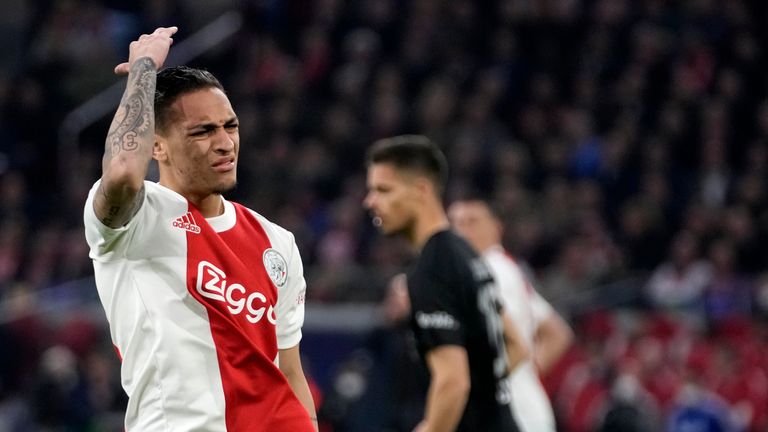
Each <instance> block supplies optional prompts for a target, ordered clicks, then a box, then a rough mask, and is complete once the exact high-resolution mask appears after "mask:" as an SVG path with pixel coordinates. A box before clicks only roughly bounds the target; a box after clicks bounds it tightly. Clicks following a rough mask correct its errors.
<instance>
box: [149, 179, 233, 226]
mask: <svg viewBox="0 0 768 432" xmlns="http://www.w3.org/2000/svg"><path fill="white" fill-rule="evenodd" d="M164 180H165V179H163V176H162V175H161V176H160V185H161V186H165V187H167V188H168V189H170V190H172V191H174V192H176V193H177V194H179V195H181V196H183V197H184V198H186V199H187V201H189V202H190V203H191V204H192V205H194V206H195V208H197V209H198V210H199V211H200V213H201V214H202V215H203V217H206V218H209V217H214V216H219V215H221V214H223V213H224V200H223V199H222V197H221V194H218V193H212V192H208V193H204V194H203V193H196V192H193V191H189V190H183V189H182V188H180V187H176V186H177V184H175V183H173V182H168V181H164Z"/></svg>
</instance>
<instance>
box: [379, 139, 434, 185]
mask: <svg viewBox="0 0 768 432" xmlns="http://www.w3.org/2000/svg"><path fill="white" fill-rule="evenodd" d="M379 163H389V164H392V165H394V166H395V168H397V169H399V170H404V171H411V172H415V173H418V174H422V175H425V176H427V177H428V178H429V179H431V180H432V182H433V183H434V185H435V189H436V190H437V191H438V193H439V194H442V193H443V191H444V190H445V185H446V183H447V181H448V162H447V160H446V158H445V155H444V154H443V152H442V151H441V150H440V149H439V148H438V147H437V146H436V145H435V144H434V143H433V142H432V141H431V140H430V139H429V138H427V137H425V136H423V135H399V136H395V137H391V138H385V139H382V140H379V141H376V142H375V143H373V146H371V148H370V149H369V150H368V155H367V158H366V164H367V165H368V166H370V165H373V164H379Z"/></svg>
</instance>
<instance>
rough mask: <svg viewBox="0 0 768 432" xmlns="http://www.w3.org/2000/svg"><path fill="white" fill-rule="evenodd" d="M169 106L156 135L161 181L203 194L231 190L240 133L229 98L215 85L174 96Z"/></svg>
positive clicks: (235, 170) (183, 191)
mask: <svg viewBox="0 0 768 432" xmlns="http://www.w3.org/2000/svg"><path fill="white" fill-rule="evenodd" d="M171 110H172V111H171V119H172V120H171V122H170V124H169V125H168V126H167V128H166V129H168V130H167V131H166V134H165V136H158V142H160V143H161V144H160V147H161V148H162V149H164V156H161V157H159V158H158V160H159V161H160V163H161V164H162V165H163V166H164V167H165V168H166V169H164V170H161V183H164V184H166V185H167V186H169V187H170V188H171V189H174V190H176V191H177V192H180V193H182V194H184V193H190V194H195V195H203V196H205V195H207V194H211V193H222V192H225V191H227V190H230V189H232V188H233V187H234V186H235V184H236V183H237V155H238V152H239V150H240V133H239V127H238V119H237V116H236V115H235V112H234V110H233V109H232V105H231V104H230V102H229V98H227V96H226V95H225V94H224V92H223V91H221V90H220V89H217V88H207V89H203V90H198V91H194V92H191V93H187V94H183V95H181V96H179V98H178V99H177V100H176V101H175V102H174V103H173V104H172V106H171ZM156 150H157V149H156ZM163 174H167V175H165V176H163Z"/></svg>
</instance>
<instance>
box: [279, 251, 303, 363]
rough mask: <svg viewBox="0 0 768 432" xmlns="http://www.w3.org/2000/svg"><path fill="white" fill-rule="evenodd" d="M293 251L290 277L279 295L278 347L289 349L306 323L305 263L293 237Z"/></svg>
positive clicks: (298, 339) (296, 340) (299, 336)
mask: <svg viewBox="0 0 768 432" xmlns="http://www.w3.org/2000/svg"><path fill="white" fill-rule="evenodd" d="M291 243H292V246H291V253H290V256H289V257H288V269H287V270H288V277H287V278H286V281H285V285H284V286H283V287H281V288H280V289H279V291H278V297H277V310H276V313H277V348H278V349H287V348H292V347H294V346H296V345H297V344H298V343H299V341H301V326H302V325H304V301H305V295H306V291H307V282H306V281H305V280H304V265H303V264H302V262H301V256H300V255H299V249H298V247H297V246H296V243H295V241H293V237H291Z"/></svg>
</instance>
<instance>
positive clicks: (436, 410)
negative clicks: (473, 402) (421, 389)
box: [419, 381, 469, 432]
mask: <svg viewBox="0 0 768 432" xmlns="http://www.w3.org/2000/svg"><path fill="white" fill-rule="evenodd" d="M468 396H469V388H468V387H466V388H462V387H461V386H453V385H449V384H448V383H445V384H441V383H436V382H434V381H433V382H432V384H430V386H429V392H428V393H427V404H426V408H425V412H424V422H423V423H422V429H419V430H422V431H425V432H427V431H428V432H442V431H454V430H456V427H458V425H459V421H460V420H461V416H462V414H463V413H464V408H465V406H466V404H467V397H468Z"/></svg>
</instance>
